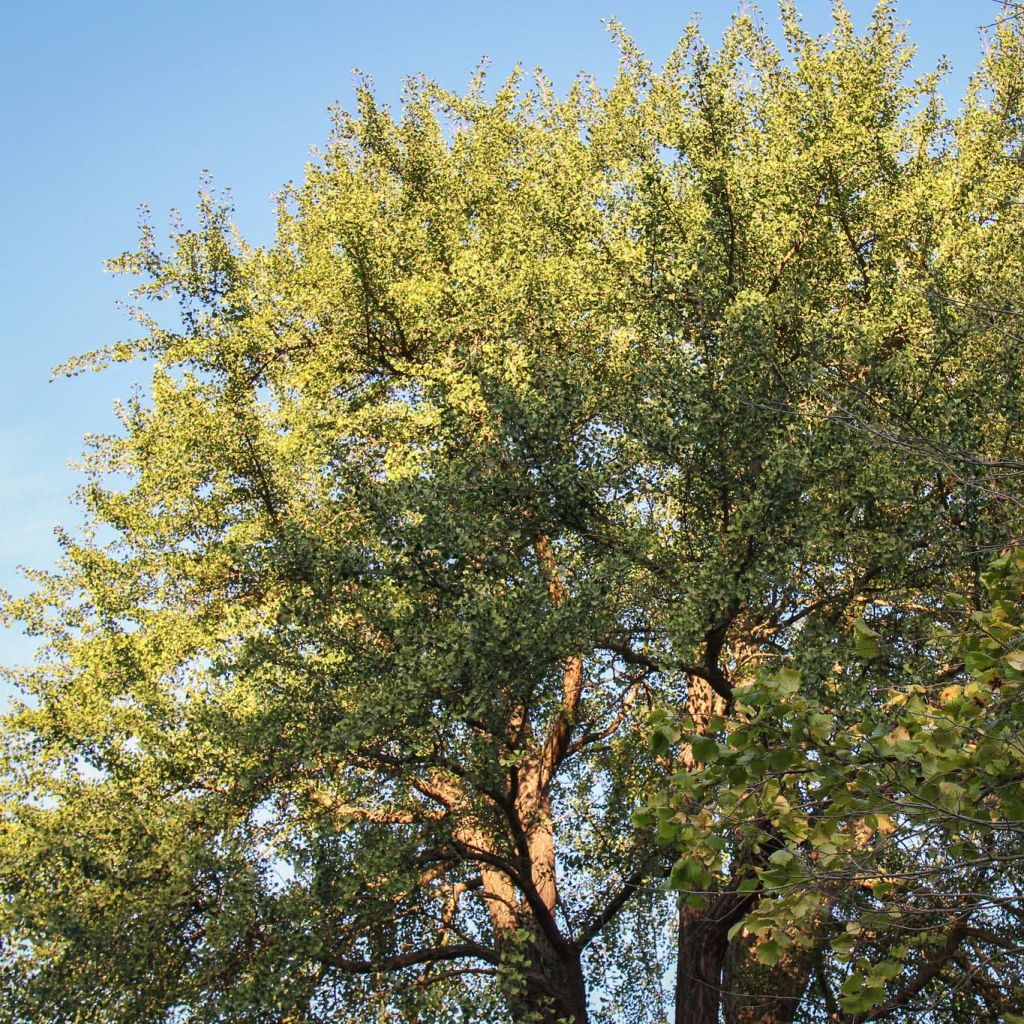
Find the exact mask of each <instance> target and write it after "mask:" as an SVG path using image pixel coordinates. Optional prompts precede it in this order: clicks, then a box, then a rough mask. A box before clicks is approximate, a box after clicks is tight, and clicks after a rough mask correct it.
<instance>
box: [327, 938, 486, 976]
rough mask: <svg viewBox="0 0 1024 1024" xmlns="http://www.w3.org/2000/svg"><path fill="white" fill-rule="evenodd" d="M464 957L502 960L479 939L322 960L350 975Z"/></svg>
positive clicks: (331, 957) (399, 968)
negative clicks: (390, 953)
mask: <svg viewBox="0 0 1024 1024" xmlns="http://www.w3.org/2000/svg"><path fill="white" fill-rule="evenodd" d="M463 957H473V958H475V959H477V960H485V961H486V962H487V963H489V964H494V965H495V966H498V965H499V964H500V962H501V961H500V959H499V957H498V954H497V953H495V952H494V950H493V949H490V948H489V947H488V946H483V945H481V944H480V943H479V942H456V943H453V944H452V945H450V946H438V947H436V948H434V949H420V950H416V951H415V952H412V953H400V954H399V955H398V956H390V957H385V958H384V959H383V960H361V959H356V958H355V957H348V956H321V957H319V960H320V962H321V963H324V964H327V965H328V966H329V967H335V968H337V969H338V970H339V971H347V972H348V973H349V974H376V973H377V972H378V971H400V970H402V968H403V967H415V966H416V965H417V964H432V963H436V962H437V961H439V960H461V959H462V958H463Z"/></svg>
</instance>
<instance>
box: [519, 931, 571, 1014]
mask: <svg viewBox="0 0 1024 1024" xmlns="http://www.w3.org/2000/svg"><path fill="white" fill-rule="evenodd" d="M524 926H525V922H524ZM505 952H506V953H507V954H509V968H508V973H507V984H508V1007H509V1010H510V1011H511V1014H512V1018H513V1020H515V1021H516V1022H517V1024H518V1022H520V1021H521V1022H522V1024H587V1021H588V1012H587V987H586V979H585V978H584V976H583V966H582V964H581V962H580V957H579V954H578V953H577V952H576V951H575V950H574V951H572V953H571V954H569V955H567V954H565V953H560V952H559V951H557V950H555V949H554V948H553V947H552V945H551V943H550V942H548V940H547V938H546V937H545V936H544V935H535V936H534V938H533V939H532V940H529V941H528V942H526V943H517V942H509V943H507V944H506V945H505Z"/></svg>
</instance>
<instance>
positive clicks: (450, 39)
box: [0, 0, 996, 663]
mask: <svg viewBox="0 0 1024 1024" xmlns="http://www.w3.org/2000/svg"><path fill="white" fill-rule="evenodd" d="M763 6H764V9H765V11H766V13H767V15H768V17H769V18H771V17H772V12H773V11H774V4H773V0H771V2H765V3H764V5H763ZM802 6H803V9H804V11H805V12H806V19H807V24H808V26H809V27H811V28H824V27H826V25H827V23H828V10H829V5H828V3H827V2H826V0H803V5H802ZM850 6H851V9H852V10H853V11H854V13H855V15H856V16H857V19H858V23H859V24H860V25H863V24H864V22H865V21H866V18H867V14H868V11H869V9H870V6H871V5H870V3H869V2H863V0H851V3H850ZM703 9H704V17H703V24H704V28H705V33H706V35H707V36H708V37H709V38H712V39H714V38H717V36H718V35H719V33H720V32H721V29H722V27H723V25H724V23H725V21H726V20H727V18H728V17H729V15H730V14H731V13H732V11H733V10H734V9H735V5H734V3H733V2H731V0H730V2H718V0H705V3H704V4H703ZM694 10H695V7H694V6H691V3H690V2H686V0H683V2H668V0H629V2H624V0H592V2H570V0H518V2H516V0H511V2H504V3H481V2H476V3H469V2H466V0H451V2H448V3H444V4H425V3H411V2H404V3H403V2H399V0H363V2H360V3H354V2H351V0H332V2H328V0H293V2H291V3H288V4H285V3H282V2H279V3H270V2H266V0H244V2H243V0H232V2H228V0H203V2H199V0H163V2H154V0H134V2H128V0H90V2H81V0H35V2H28V0H8V3H7V4H5V13H4V32H3V38H2V40H0V77H2V82H0V109H2V119H0V124H2V129H3V133H2V139H3V143H4V146H3V156H2V158H0V203H2V228H3V230H2V233H0V302H2V308H3V318H2V321H0V346H2V351H3V361H2V367H3V373H2V375H0V389H2V396H0V397H2V400H0V508H2V512H0V515H2V517H3V518H2V529H0V587H4V588H7V589H13V590H16V591H20V590H22V589H23V588H24V584H23V583H21V582H20V581H19V578H18V575H17V572H16V566H17V565H19V564H27V565H33V566H37V567H46V566H48V565H50V564H52V562H53V559H54V556H55V553H56V545H55V543H54V540H53V532H52V531H53V527H54V525H55V524H56V523H58V522H71V521H73V520H74V518H75V515H74V512H73V510H72V509H71V508H70V507H69V506H68V505H67V503H66V500H67V497H68V495H69V494H70V493H71V491H72V489H73V488H74V486H75V485H76V476H75V474H74V473H73V472H71V471H70V470H69V469H68V465H67V464H68V461H69V460H71V459H74V458H75V457H77V455H78V454H79V452H80V451H81V448H82V436H83V434H84V433H85V432H87V431H96V432H102V431H104V430H108V429H110V428H111V427H112V425H113V417H112V413H111V406H112V402H113V399H114V398H115V397H117V396H120V395H124V394H125V393H126V392H127V389H128V387H129V384H130V382H131V380H132V376H133V374H137V373H138V371H137V370H135V371H133V370H131V369H123V368H122V369H119V370H117V371H116V372H108V373H103V374H99V375H95V374H90V375H88V376H86V377H79V378H76V379H72V380H58V381H55V382H52V383H51V382H50V381H49V376H50V369H51V367H53V366H55V365H56V364H58V363H60V362H61V361H63V360H64V359H66V358H67V357H68V356H70V355H72V354H75V353H77V352H81V351H84V350H87V349H91V348H95V347H97V346H99V345H101V344H105V343H107V342H109V341H112V340H114V339H116V338H120V337H123V336H126V335H127V334H128V333H130V331H131V326H132V325H131V324H130V322H129V321H128V320H127V319H126V318H125V317H124V316H123V315H122V314H121V313H119V312H118V311H117V310H116V309H115V306H114V303H115V301H116V300H117V299H118V298H123V297H124V295H125V292H126V289H127V287H128V282H127V281H126V280H124V279H117V278H111V277H108V276H107V275H105V274H104V273H103V272H102V268H101V264H102V261H103V260H104V259H105V258H106V257H109V256H112V255H115V254H117V253H119V252H121V251H123V250H124V249H126V248H129V247H130V246H132V244H133V243H134V241H135V237H136V232H135V224H136V220H137V214H136V210H137V207H138V205H139V204H140V203H146V204H148V205H149V206H150V207H151V208H152V210H153V212H154V215H155V219H156V221H157V223H158V224H160V223H162V222H165V217H166V214H167V212H168V211H169V210H170V209H171V208H172V207H178V208H181V209H183V210H185V211H189V210H190V209H191V207H192V205H193V203H194V197H195V190H196V185H197V182H198V178H199V173H200V171H201V170H202V169H204V168H208V169H209V170H210V171H212V173H213V175H214V178H215V181H216V183H217V184H218V185H221V186H227V187H230V188H231V190H232V191H233V193H234V196H235V199H236V204H237V207H238V221H239V223H240V224H241V226H242V229H243V231H244V232H245V233H246V235H247V236H248V237H249V239H250V240H251V241H255V242H259V241H265V240H268V239H269V238H270V236H271V232H272V229H273V217H272V203H271V198H270V197H271V194H272V193H273V192H274V191H275V190H276V189H277V188H278V187H280V185H282V184H283V183H284V182H285V181H287V180H289V179H293V178H297V177H299V176H300V175H301V173H302V169H303V165H304V163H305V161H306V159H307V157H308V151H309V147H310V146H313V145H318V144H320V143H322V142H323V141H324V139H325V138H326V136H327V132H328V128H329V122H328V116H327V106H328V104H330V103H332V102H340V103H341V105H342V106H347V105H348V104H349V101H350V100H351V97H352V69H353V68H356V67H358V68H362V69H363V70H364V71H366V72H368V73H369V74H371V75H372V76H373V78H374V79H375V81H376V83H377V87H378V91H379V92H380V94H381V95H382V96H384V97H385V98H388V99H392V98H394V97H395V95H396V94H397V89H398V87H399V85H400V81H401V78H402V76H403V75H406V74H409V73H412V72H417V71H424V72H426V73H427V74H429V75H431V76H433V77H436V78H438V79H439V80H440V81H441V82H442V83H444V84H445V85H449V86H453V87H458V86H461V85H463V84H464V83H465V82H466V80H467V79H468V77H469V75H470V73H471V71H472V69H473V68H474V67H475V66H476V64H477V63H478V62H479V61H480V59H481V58H482V57H483V56H485V55H487V56H488V57H490V59H491V67H492V73H493V74H494V75H496V76H502V75H503V74H504V73H505V72H506V71H507V70H508V69H510V68H511V67H512V65H513V64H514V63H516V62H517V61H518V62H522V63H523V64H524V65H525V66H526V67H528V68H531V67H535V66H538V65H539V66H541V67H543V68H544V69H545V70H546V71H547V72H548V73H549V74H550V75H551V76H552V77H553V78H554V80H555V82H556V84H558V85H565V84H567V83H568V82H569V80H570V79H571V77H572V76H573V75H574V74H575V72H576V71H578V70H579V69H581V68H582V69H586V70H588V71H591V72H593V73H595V74H597V75H598V77H599V78H600V79H601V80H602V81H605V82H607V81H608V79H609V77H610V75H611V73H612V71H613V68H614V65H615V51H614V49H613V47H612V46H611V44H610V43H609V41H608V39H607V37H606V35H605V33H604V30H603V28H602V24H601V21H602V19H603V18H608V17H613V16H614V17H618V18H619V19H620V20H621V21H622V22H623V23H624V24H625V26H626V28H627V30H628V31H629V32H630V33H631V34H632V35H633V36H634V38H635V39H636V40H637V41H638V42H639V44H640V45H641V46H642V47H643V48H644V49H645V50H646V51H647V53H648V54H649V55H650V56H651V57H652V58H655V59H658V58H661V57H663V56H664V55H665V54H666V53H667V51H668V50H669V49H670V47H671V46H672V44H673V43H674V42H675V40H676V39H677V38H678V36H679V35H680V34H681V32H682V29H683V27H684V26H685V24H686V22H687V21H688V20H689V18H690V17H691V16H692V14H693V13H694ZM900 13H901V15H902V17H903V18H905V19H906V20H907V21H909V22H910V23H911V26H912V33H911V34H912V37H913V39H914V40H915V41H916V42H917V43H918V46H919V50H920V63H921V65H922V67H924V66H927V65H931V64H933V63H934V62H935V60H936V59H937V58H938V57H939V56H940V55H942V54H945V55H947V56H949V57H950V58H951V59H952V60H953V62H954V65H955V69H956V70H955V73H954V75H953V76H952V78H951V80H950V83H949V86H948V89H947V92H948V94H949V96H950V98H951V100H955V97H956V95H957V94H958V93H959V91H960V89H961V87H962V84H963V81H964V78H965V75H966V73H967V72H968V71H969V70H970V68H971V67H972V66H973V65H974V64H975V62H976V59H977V54H978V50H979V41H978V40H979V37H978V28H979V26H981V25H983V24H985V23H988V22H991V21H992V20H993V19H994V17H995V15H996V6H995V4H994V3H993V2H992V0H930V2H929V0H904V2H903V3H902V5H901V7H900ZM28 650H29V646H28V644H27V642H26V641H25V640H23V639H21V638H20V637H17V636H15V635H11V634H6V635H5V634H3V633H0V662H6V663H10V662H12V661H16V660H20V659H22V658H23V657H24V656H25V655H26V653H27V652H28Z"/></svg>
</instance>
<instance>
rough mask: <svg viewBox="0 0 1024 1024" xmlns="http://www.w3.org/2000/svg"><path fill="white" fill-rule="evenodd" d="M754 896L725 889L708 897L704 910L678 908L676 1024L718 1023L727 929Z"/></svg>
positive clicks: (744, 911) (727, 942) (747, 906)
mask: <svg viewBox="0 0 1024 1024" xmlns="http://www.w3.org/2000/svg"><path fill="white" fill-rule="evenodd" d="M755 899H756V897H755V896H753V895H752V894H750V893H738V892H732V891H728V892H723V893H719V894H718V895H716V896H712V897H710V903H709V905H708V906H707V907H706V908H705V909H703V910H695V909H693V908H691V907H684V908H683V909H682V910H681V911H680V912H679V946H678V951H677V954H676V1015H675V1024H718V1014H719V1010H720V1008H721V1005H722V974H723V971H724V969H725V963H726V954H727V952H728V950H729V938H728V936H729V929H730V928H731V927H732V926H733V925H734V924H735V923H736V922H737V921H740V920H742V918H743V916H744V914H746V912H747V911H748V910H749V909H750V907H751V905H752V904H753V902H754V900H755Z"/></svg>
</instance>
